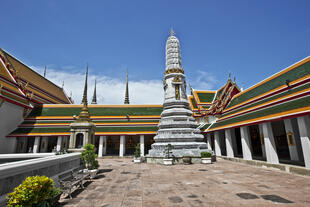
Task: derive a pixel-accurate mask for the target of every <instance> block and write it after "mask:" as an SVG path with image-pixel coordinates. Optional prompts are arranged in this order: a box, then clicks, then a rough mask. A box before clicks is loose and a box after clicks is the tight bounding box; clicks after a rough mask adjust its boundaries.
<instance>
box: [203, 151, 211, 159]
mask: <svg viewBox="0 0 310 207" xmlns="http://www.w3.org/2000/svg"><path fill="white" fill-rule="evenodd" d="M200 155H201V157H202V158H210V157H211V156H212V154H211V153H210V152H200Z"/></svg>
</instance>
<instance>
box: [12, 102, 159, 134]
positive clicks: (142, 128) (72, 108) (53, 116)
mask: <svg viewBox="0 0 310 207" xmlns="http://www.w3.org/2000/svg"><path fill="white" fill-rule="evenodd" d="M81 109H82V105H66V104H44V105H42V107H38V108H36V109H35V110H33V111H32V112H31V113H30V114H29V116H28V117H27V118H26V119H25V120H24V122H23V123H22V124H20V125H19V126H18V128H17V129H16V130H15V131H13V132H12V133H11V134H10V135H8V137H15V136H40V135H41V136H56V135H70V124H71V123H73V122H74V120H75V118H78V114H79V113H80V111H81ZM88 110H89V113H90V115H91V116H90V118H91V120H92V121H93V122H94V124H95V125H96V133H95V134H96V135H113V134H156V131H157V125H158V123H159V120H160V114H161V112H162V105H127V104H126V105H89V106H88ZM74 115H76V117H73V116H74Z"/></svg>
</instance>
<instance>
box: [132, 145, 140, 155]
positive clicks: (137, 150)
mask: <svg viewBox="0 0 310 207" xmlns="http://www.w3.org/2000/svg"><path fill="white" fill-rule="evenodd" d="M140 155H141V149H140V143H138V144H137V146H136V151H135V153H134V156H135V157H140Z"/></svg>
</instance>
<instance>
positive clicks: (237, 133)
mask: <svg viewBox="0 0 310 207" xmlns="http://www.w3.org/2000/svg"><path fill="white" fill-rule="evenodd" d="M235 136H236V144H237V152H236V155H235V156H236V157H243V154H242V145H241V132H240V128H235Z"/></svg>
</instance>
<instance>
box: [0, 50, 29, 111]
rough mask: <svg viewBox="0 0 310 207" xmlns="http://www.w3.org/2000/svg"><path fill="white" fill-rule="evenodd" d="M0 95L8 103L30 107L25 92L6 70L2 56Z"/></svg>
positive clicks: (0, 62) (0, 64)
mask: <svg viewBox="0 0 310 207" xmlns="http://www.w3.org/2000/svg"><path fill="white" fill-rule="evenodd" d="M0 97H1V98H2V99H4V100H5V101H8V102H10V103H13V104H17V105H19V106H22V107H25V108H32V106H31V105H30V104H29V101H28V99H27V97H26V96H25V94H24V93H23V92H22V91H21V90H20V89H19V87H18V85H17V82H16V81H15V79H14V77H13V76H12V75H11V74H10V72H9V71H8V70H7V68H6V65H5V63H4V61H3V60H2V56H1V59H0Z"/></svg>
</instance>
